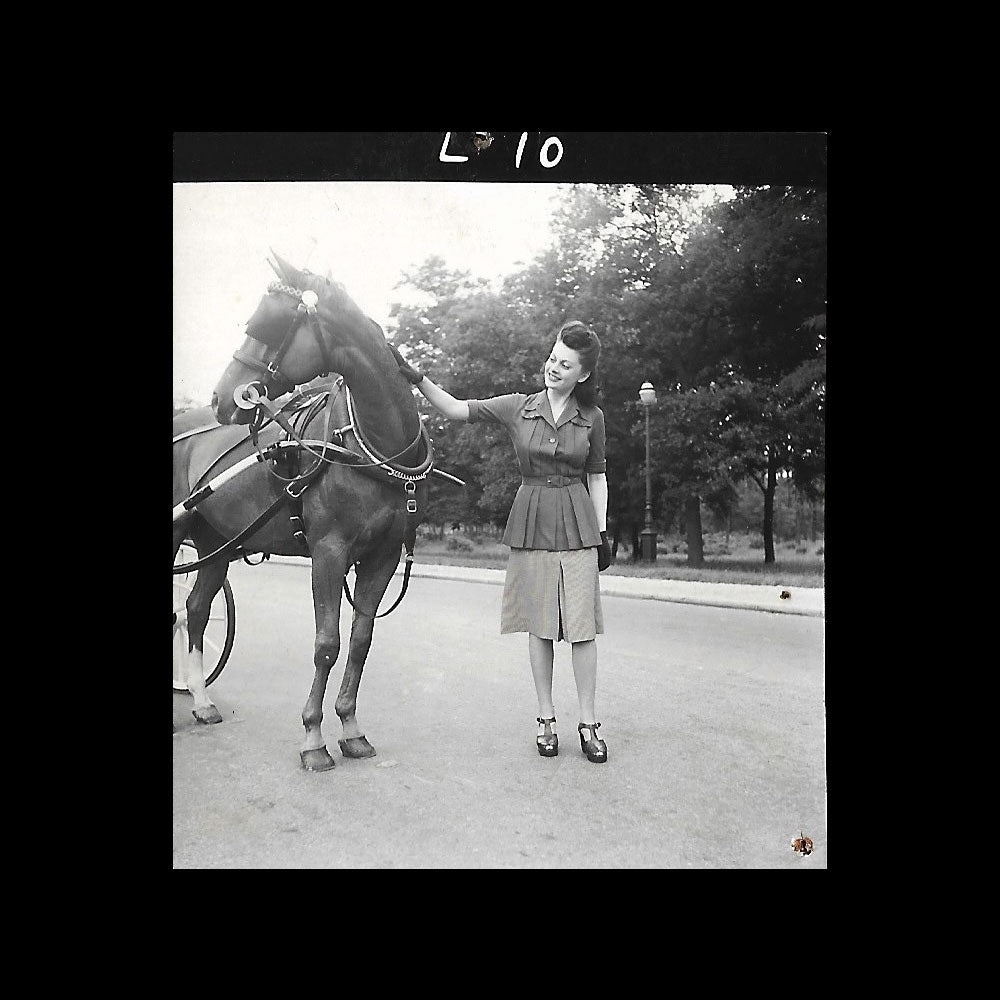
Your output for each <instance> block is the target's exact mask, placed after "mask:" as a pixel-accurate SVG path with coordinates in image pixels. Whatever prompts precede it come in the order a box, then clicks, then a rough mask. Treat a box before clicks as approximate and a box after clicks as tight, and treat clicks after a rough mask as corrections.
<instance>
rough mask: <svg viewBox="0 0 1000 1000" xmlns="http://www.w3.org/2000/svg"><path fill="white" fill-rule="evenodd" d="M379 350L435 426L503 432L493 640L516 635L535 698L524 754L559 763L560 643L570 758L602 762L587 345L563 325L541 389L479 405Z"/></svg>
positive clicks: (600, 478) (586, 337)
mask: <svg viewBox="0 0 1000 1000" xmlns="http://www.w3.org/2000/svg"><path fill="white" fill-rule="evenodd" d="M390 347H391V345H390ZM391 349H392V351H393V354H394V355H395V356H396V361H397V362H398V364H399V367H400V371H401V372H402V374H403V375H404V376H405V377H406V378H407V379H409V380H410V382H412V383H413V385H415V386H416V387H417V388H418V389H419V390H420V392H421V393H422V394H423V395H424V397H425V398H426V399H427V400H428V401H429V402H430V403H431V404H432V405H433V406H434V407H435V409H437V410H439V411H440V412H441V413H442V414H443V415H444V416H445V417H448V418H449V419H451V420H467V421H469V422H470V423H475V422H476V421H478V420H490V421H493V422H495V423H500V424H503V425H504V426H505V427H506V428H507V431H508V433H509V434H510V437H511V440H512V441H513V444H514V451H515V452H516V454H517V460H518V464H519V466H520V469H521V477H522V478H521V485H520V486H519V487H518V490H517V495H516V496H515V498H514V504H513V506H512V507H511V510H510V516H509V517H508V519H507V529H506V531H505V532H504V536H503V542H504V544H505V545H509V546H510V547H511V551H510V559H509V561H508V564H507V577H506V581H505V584H504V593H503V610H502V612H501V620H500V632H501V634H508V633H511V632H527V633H528V656H529V658H530V660H531V673H532V676H533V678H534V681H535V694H536V695H537V697H538V718H537V721H538V727H539V728H538V735H537V737H536V745H537V747H538V752H539V753H540V754H541V755H542V756H543V757H555V756H557V754H558V753H559V737H558V735H557V734H556V731H555V722H556V718H555V710H554V708H553V706H552V643H553V642H554V641H557V640H563V639H565V640H566V641H568V642H569V643H571V644H572V650H573V654H572V655H573V674H574V676H575V678H576V691H577V697H578V699H579V702H580V724H579V725H578V726H577V731H578V732H579V734H580V747H581V749H582V750H583V752H584V753H585V754H586V756H587V759H588V760H590V761H592V762H594V763H595V764H602V763H604V762H606V761H607V759H608V747H607V744H606V743H605V741H604V740H602V739H599V738H598V736H597V730H598V727H599V726H600V725H601V724H600V723H599V722H598V721H597V719H596V712H595V707H594V698H595V694H596V689H597V644H596V640H595V636H596V635H597V634H598V633H602V632H603V631H604V619H603V615H602V612H601V591H600V585H599V582H598V576H597V574H598V572H599V571H600V570H604V569H606V568H607V567H608V565H609V564H610V562H611V548H610V546H609V545H608V536H607V512H608V482H607V476H606V468H607V465H606V462H605V457H604V413H603V412H602V410H601V409H600V408H599V407H598V406H597V405H596V404H595V399H596V390H595V388H594V387H595V384H596V373H597V363H598V360H599V358H600V354H601V343H600V341H599V340H598V338H597V335H596V334H595V333H594V332H593V331H592V330H590V329H588V328H587V327H586V326H585V325H584V324H583V323H580V322H578V321H573V322H569V323H566V324H565V325H564V326H563V327H562V328H561V329H560V331H559V333H558V335H557V337H556V341H555V344H554V345H553V347H552V350H551V352H550V353H549V357H548V360H547V361H546V362H545V365H544V368H543V371H544V378H545V388H544V389H543V390H541V391H540V392H536V393H534V394H533V395H530V396H529V395H525V394H524V393H519V392H518V393H510V394H508V395H504V396H493V397H491V398H490V399H456V398H455V397H454V396H452V395H451V393H449V392H446V391H445V390H444V389H442V388H441V386H439V385H435V384H434V382H432V381H431V380H430V379H429V378H428V377H427V376H426V375H424V374H422V373H421V372H418V371H417V370H416V369H414V368H413V367H412V366H410V365H408V364H407V363H406V361H404V360H403V358H402V356H401V355H400V354H399V352H398V351H396V349H395V348H394V347H392V348H391ZM584 474H586V477H587V486H586V487H584V485H583V481H582V476H583V475H584Z"/></svg>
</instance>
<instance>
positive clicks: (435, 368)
mask: <svg viewBox="0 0 1000 1000" xmlns="http://www.w3.org/2000/svg"><path fill="white" fill-rule="evenodd" d="M552 229H553V239H552V242H551V244H550V246H549V248H548V249H547V250H546V251H545V252H544V253H542V254H540V255H539V256H538V257H537V258H536V259H535V260H534V261H533V262H531V263H530V264H529V265H527V266H526V267H524V268H522V269H521V270H520V271H518V272H517V273H515V274H512V275H510V276H509V277H508V278H507V279H506V280H505V282H504V284H503V286H502V287H501V288H500V289H499V291H495V290H493V289H491V288H490V287H489V286H488V284H487V283H486V282H485V281H482V280H479V279H474V278H472V277H471V276H470V275H468V274H466V273H463V272H460V271H454V270H450V269H448V268H447V267H446V266H445V264H444V262H443V261H442V260H441V259H440V258H433V257H432V258H428V260H426V261H425V262H423V263H422V264H421V265H420V266H418V267H417V268H415V269H414V270H413V271H411V272H410V273H409V274H407V275H406V276H405V280H404V282H403V285H402V287H401V291H402V292H404V293H405V296H404V298H407V299H408V301H407V303H406V304H400V305H397V306H396V307H395V308H394V311H393V320H392V321H391V324H390V328H391V331H392V337H393V340H394V342H395V343H396V344H397V346H398V347H399V348H400V350H401V352H402V353H403V354H404V355H406V356H407V357H408V358H409V359H410V360H411V361H412V362H413V363H415V364H416V365H417V366H418V367H421V368H423V369H425V370H427V371H428V373H429V374H431V376H432V378H434V380H435V381H437V382H439V383H440V384H441V385H443V386H444V387H445V388H446V389H448V390H449V391H450V392H452V393H453V394H454V395H456V396H458V397H459V398H484V397H487V396H492V395H497V394H499V393H502V392H519V391H520V392H533V391H536V390H537V389H538V388H540V387H541V379H540V369H541V365H542V363H543V362H544V359H545V357H546V355H547V352H548V350H549V348H550V347H551V344H552V341H553V340H554V338H555V335H556V333H557V331H558V329H559V327H560V326H561V325H562V324H563V323H565V322H566V321H568V320H570V319H578V320H582V321H583V322H585V323H587V324H588V325H590V326H591V327H592V328H593V329H594V330H595V331H596V332H597V334H598V336H599V337H600V338H601V343H602V348H603V350H602V359H601V365H600V369H599V373H598V386H599V401H600V405H601V406H602V408H603V409H604V412H605V422H606V427H607V435H608V439H607V445H608V446H607V453H608V479H609V486H610V490H611V496H610V510H609V516H610V521H611V524H612V526H613V528H614V531H615V540H616V545H617V542H618V540H619V538H629V536H631V540H632V541H633V544H635V543H636V542H637V540H638V537H637V536H638V528H639V527H641V524H642V520H643V516H644V505H645V486H644V479H645V468H644V465H645V416H644V413H643V411H642V408H641V406H640V405H639V403H638V388H639V386H640V385H641V384H642V383H643V382H645V381H650V382H652V383H653V384H654V385H655V386H656V388H657V394H658V397H659V399H658V404H657V406H656V407H655V408H654V409H653V411H652V412H651V414H650V437H651V449H652V461H651V470H650V473H651V478H652V480H653V482H654V487H655V488H654V495H655V503H654V516H655V518H656V520H657V522H658V524H659V525H660V527H661V529H663V528H666V527H668V526H669V524H670V523H671V522H672V521H673V520H674V518H675V517H677V516H678V514H679V512H680V511H682V510H687V511H688V516H689V517H690V515H691V510H692V506H691V505H692V503H693V504H694V508H693V509H694V511H695V513H696V514H697V509H698V505H699V504H701V503H705V504H706V505H707V506H708V507H709V509H710V510H711V511H713V512H715V513H717V514H724V513H725V512H726V510H727V509H728V508H731V505H732V504H733V503H734V502H735V497H736V495H737V487H738V486H739V484H740V483H741V482H743V481H744V480H749V481H752V482H755V483H756V484H757V485H758V487H759V488H760V489H761V491H762V493H763V494H764V498H765V542H766V543H767V537H766V536H767V533H768V531H769V530H770V529H769V525H768V518H767V516H766V511H767V506H768V503H769V498H771V499H773V493H774V489H775V485H776V482H777V479H778V478H779V476H781V477H784V476H790V477H792V479H793V481H794V483H795V486H796V488H797V489H798V490H799V491H801V493H802V495H803V497H805V498H807V499H815V498H817V497H819V496H820V495H821V494H822V488H823V475H824V463H825V388H826V385H825V383H826V374H825V372H826V195H825V193H824V192H820V191H816V190H813V189H786V188H742V189H736V190H735V192H734V196H733V197H732V198H729V199H716V200H715V201H714V202H711V201H707V200H706V197H705V192H704V191H703V190H701V189H698V188H695V187H692V186H689V185H688V186H684V185H675V186H655V185H621V184H615V185H596V186H595V185H575V186H573V187H572V188H570V189H568V191H567V193H566V196H565V199H564V201H563V203H562V205H561V206H560V208H559V210H558V211H557V213H556V215H555V218H554V223H553V227H552ZM420 404H421V406H422V409H423V410H424V412H425V413H426V414H427V417H428V419H429V421H430V425H431V429H432V437H433V438H434V442H435V447H436V449H437V451H438V455H439V465H440V466H441V467H442V468H445V469H447V470H448V471H453V472H455V474H456V475H460V476H461V477H462V478H465V479H467V480H468V481H469V489H468V491H467V493H466V495H465V497H464V498H461V499H460V498H459V497H458V496H457V495H453V496H451V499H449V500H443V501H442V502H443V503H444V505H445V507H446V508H447V510H448V512H449V514H448V516H449V517H451V513H454V514H456V515H457V514H459V513H464V515H465V518H468V517H473V516H476V515H478V516H479V517H480V518H485V519H489V520H490V521H492V522H494V523H497V524H502V523H503V520H504V519H505V518H506V515H507V511H508V510H509V507H510V503H511V502H512V499H513V494H514V492H515V490H516V488H517V483H518V481H519V476H518V473H517V468H516V462H515V461H514V459H513V455H512V453H511V451H510V446H509V442H508V440H507V435H506V433H505V432H504V431H503V430H502V429H501V428H497V427H492V426H485V427H480V426H472V427H469V426H466V425H448V424H447V423H446V422H444V421H443V420H441V419H440V418H439V417H438V416H437V414H436V411H433V410H432V409H431V408H430V407H429V406H427V404H426V403H425V402H424V401H423V400H422V399H421V400H420ZM447 490H451V488H450V487H444V488H443V490H442V489H439V490H438V493H439V494H442V496H443V491H447ZM444 519H447V518H444ZM451 519H455V520H461V519H463V518H462V517H458V516H455V517H454V518H451ZM697 521H698V531H699V532H700V516H698V518H697ZM689 551H690V545H689ZM765 559H773V544H772V545H770V546H769V545H768V544H765Z"/></svg>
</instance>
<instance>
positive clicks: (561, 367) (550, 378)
mask: <svg viewBox="0 0 1000 1000" xmlns="http://www.w3.org/2000/svg"><path fill="white" fill-rule="evenodd" d="M589 376H590V372H586V371H584V370H583V365H582V364H581V362H580V355H579V353H578V352H577V351H574V350H573V348H572V347H567V346H566V345H565V344H564V343H563V342H562V341H561V340H557V341H556V342H555V344H553V345H552V350H551V352H550V353H549V358H548V361H546V362H545V388H546V389H553V390H555V391H556V392H559V393H566V394H569V393H571V392H572V391H573V390H574V389H575V388H576V383H577V382H582V381H584V379H586V378H588V377H589Z"/></svg>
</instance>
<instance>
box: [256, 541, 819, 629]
mask: <svg viewBox="0 0 1000 1000" xmlns="http://www.w3.org/2000/svg"><path fill="white" fill-rule="evenodd" d="M270 561H271V562H273V563H282V564H284V565H289V566H304V567H308V566H309V565H310V560H309V559H308V558H306V557H305V556H271V559H270ZM395 575H396V576H402V575H403V567H402V565H400V566H399V567H397V569H396V573H395ZM505 575H506V574H505V572H504V571H503V570H502V569H474V568H472V567H469V566H439V565H436V564H421V563H417V562H414V563H413V568H412V569H411V570H410V576H411V577H427V578H431V579H436V580H455V581H458V582H460V583H485V584H488V585H491V586H503V582H504V577H505ZM783 592H784V593H788V594H789V595H790V596H789V598H788V599H787V600H782V598H781V597H780V594H781V593H783ZM601 595H602V596H604V597H628V598H632V599H633V600H640V601H666V602H669V603H672V604H699V605H701V606H702V607H710V608H735V609H737V610H742V611H765V612H769V613H771V614H785V615H804V616H806V617H809V618H825V617H826V610H825V592H824V589H823V588H822V587H794V588H793V587H784V588H783V587H778V586H762V585H760V584H737V583H700V582H697V581H689V580H646V579H642V578H639V577H630V576H609V575H608V574H607V573H604V574H602V575H601ZM793 602H794V603H793Z"/></svg>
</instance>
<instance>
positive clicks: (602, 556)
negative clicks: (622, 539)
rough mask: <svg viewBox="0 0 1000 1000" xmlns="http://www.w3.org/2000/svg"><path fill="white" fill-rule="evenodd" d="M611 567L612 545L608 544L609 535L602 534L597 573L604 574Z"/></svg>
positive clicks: (598, 551)
mask: <svg viewBox="0 0 1000 1000" xmlns="http://www.w3.org/2000/svg"><path fill="white" fill-rule="evenodd" d="M610 565H611V545H610V543H609V542H608V533H607V532H606V531H602V532H601V544H600V546H599V547H598V549H597V572H598V573H603V572H604V571H605V570H606V569H607V568H608V567H609V566H610Z"/></svg>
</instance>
